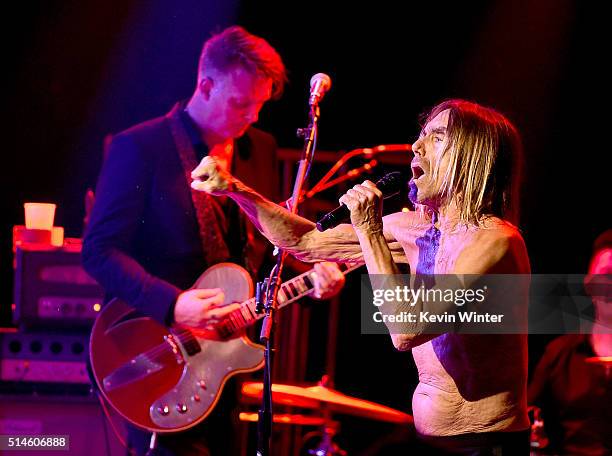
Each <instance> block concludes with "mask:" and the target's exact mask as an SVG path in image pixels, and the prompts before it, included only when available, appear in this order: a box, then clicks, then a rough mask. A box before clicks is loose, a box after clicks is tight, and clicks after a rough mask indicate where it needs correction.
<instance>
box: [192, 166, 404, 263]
mask: <svg viewBox="0 0 612 456" xmlns="http://www.w3.org/2000/svg"><path fill="white" fill-rule="evenodd" d="M191 177H192V178H193V179H194V181H193V182H192V184H191V186H192V187H193V188H194V189H196V190H201V191H205V192H207V193H210V194H212V195H227V196H229V197H230V198H232V199H233V200H234V201H236V203H238V205H239V206H240V207H241V208H242V210H243V211H244V212H245V213H246V214H247V216H248V217H249V218H250V219H251V221H252V222H253V223H254V224H255V226H256V227H257V229H258V230H259V231H260V232H261V233H262V234H263V235H264V236H265V237H266V238H268V239H269V240H270V242H272V244H274V245H276V246H278V247H280V248H282V249H284V250H286V251H288V252H289V253H291V254H293V255H294V256H296V257H297V258H299V259H301V260H303V261H321V260H324V261H337V262H359V261H365V259H364V258H363V253H362V250H361V247H360V244H359V237H358V236H357V233H356V232H355V230H354V228H353V227H352V226H351V225H349V224H342V225H339V226H337V227H336V228H333V229H331V230H327V231H324V232H320V231H318V230H317V229H316V226H315V224H314V223H313V222H311V221H309V220H307V219H305V218H303V217H300V216H298V215H295V214H292V213H290V212H289V211H287V210H286V209H284V208H282V207H281V206H279V205H277V204H275V203H273V202H271V201H269V200H267V199H266V198H264V197H263V196H261V195H260V194H258V193H257V192H256V191H255V190H253V189H251V188H249V187H248V186H246V185H245V184H244V183H242V182H241V181H239V180H238V179H236V178H235V177H233V176H232V175H230V174H229V173H227V172H225V171H224V170H222V169H221V168H220V167H218V166H217V163H216V162H215V160H214V158H212V157H205V158H204V160H202V162H201V163H200V165H198V167H197V168H196V169H195V170H193V172H192V173H191ZM384 238H385V241H386V243H387V244H388V246H389V251H390V252H391V255H392V256H393V259H394V261H396V262H402V263H403V262H406V259H405V254H404V251H403V249H402V247H401V245H400V244H399V243H398V242H397V241H396V240H395V238H394V236H393V235H392V234H391V233H389V232H387V231H385V232H384Z"/></svg>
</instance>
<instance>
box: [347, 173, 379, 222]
mask: <svg viewBox="0 0 612 456" xmlns="http://www.w3.org/2000/svg"><path fill="white" fill-rule="evenodd" d="M382 199H383V195H382V192H381V191H380V190H379V189H378V188H376V185H375V184H374V183H373V182H370V181H369V180H367V181H364V182H363V184H361V185H355V186H354V187H353V188H351V189H350V190H349V191H348V192H346V193H345V194H344V195H342V196H341V197H340V200H339V201H340V204H344V205H345V206H346V207H347V208H348V209H349V210H350V211H351V224H352V225H353V227H355V229H357V230H364V231H368V232H374V231H380V230H382Z"/></svg>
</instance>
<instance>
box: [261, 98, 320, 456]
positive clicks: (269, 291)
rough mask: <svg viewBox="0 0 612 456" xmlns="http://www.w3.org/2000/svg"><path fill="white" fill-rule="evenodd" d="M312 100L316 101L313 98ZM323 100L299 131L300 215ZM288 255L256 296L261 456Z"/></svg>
mask: <svg viewBox="0 0 612 456" xmlns="http://www.w3.org/2000/svg"><path fill="white" fill-rule="evenodd" d="M311 99H312V98H311ZM318 101H319V99H314V100H312V101H311V102H310V103H309V106H310V112H309V116H308V117H309V122H308V127H306V128H300V129H298V131H297V134H298V137H301V138H302V139H304V148H303V150H302V159H301V160H300V162H299V167H298V171H297V175H296V179H295V184H294V186H293V195H292V197H291V200H290V204H289V206H290V207H289V208H288V209H289V210H290V211H291V213H292V214H297V212H298V206H299V202H300V196H301V195H302V194H303V191H302V188H303V187H304V182H306V178H307V176H308V173H309V171H310V166H311V164H312V161H313V157H314V152H315V149H316V143H317V132H318V122H319V116H320V110H319V103H318ZM286 256H287V252H285V251H283V250H280V249H278V252H277V257H276V265H275V266H274V267H273V268H272V271H271V272H270V276H269V277H268V278H267V279H266V280H264V281H263V282H258V283H257V290H256V295H255V300H256V308H255V311H256V312H257V313H263V312H265V313H266V316H265V317H264V319H263V323H262V326H261V333H260V336H259V340H260V341H261V343H262V344H263V345H264V376H263V395H262V404H261V408H260V409H259V412H258V421H257V456H270V444H271V437H272V423H273V415H272V361H273V348H272V347H273V346H274V344H273V336H274V329H275V323H276V311H277V310H278V292H279V290H280V284H281V273H282V271H283V265H284V262H285V258H286Z"/></svg>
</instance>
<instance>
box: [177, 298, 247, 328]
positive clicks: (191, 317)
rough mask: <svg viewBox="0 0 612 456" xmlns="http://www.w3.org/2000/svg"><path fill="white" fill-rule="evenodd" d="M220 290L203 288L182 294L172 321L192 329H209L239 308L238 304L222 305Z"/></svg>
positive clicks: (222, 299)
mask: <svg viewBox="0 0 612 456" xmlns="http://www.w3.org/2000/svg"><path fill="white" fill-rule="evenodd" d="M224 300H225V295H224V294H223V290H221V289H220V288H203V289H194V290H187V291H184V292H182V293H181V294H180V295H179V297H178V299H177V300H176V305H175V306H174V321H175V322H176V323H177V324H179V325H184V326H190V327H194V328H210V327H211V326H213V325H215V324H216V323H218V322H219V321H220V320H221V319H223V317H225V316H226V315H228V314H229V313H231V312H233V311H234V310H236V309H238V308H240V304H237V303H235V304H228V305H224V304H223V301H224Z"/></svg>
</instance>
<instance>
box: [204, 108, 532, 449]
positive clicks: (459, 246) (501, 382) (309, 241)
mask: <svg viewBox="0 0 612 456" xmlns="http://www.w3.org/2000/svg"><path fill="white" fill-rule="evenodd" d="M412 149H413V152H414V158H413V161H412V164H411V166H412V171H413V178H412V179H411V181H410V183H409V186H410V198H411V200H412V201H413V202H414V203H415V205H416V207H417V208H418V210H417V211H415V212H407V213H403V212H402V213H395V214H391V215H388V216H386V217H382V195H381V192H380V191H379V190H378V189H377V188H376V187H375V186H374V184H373V183H372V182H370V181H365V182H364V183H363V184H361V185H356V186H355V187H353V188H352V189H351V190H349V191H348V192H347V193H346V194H345V195H343V196H342V197H341V198H340V202H341V203H343V204H345V205H346V206H347V207H348V208H349V209H350V211H351V224H350V225H349V224H344V225H340V226H338V227H336V228H334V229H331V230H328V231H325V232H319V231H317V230H316V228H315V225H314V223H312V222H310V221H308V220H305V219H303V218H300V217H297V216H295V215H291V214H290V213H288V212H287V211H285V210H284V209H282V208H281V207H279V206H277V205H275V204H273V203H271V202H270V201H267V200H265V199H264V198H263V197H261V196H260V195H258V194H257V193H255V192H254V191H253V190H252V189H250V188H248V187H247V186H245V185H244V184H243V183H242V182H240V181H238V180H237V179H235V178H234V177H233V176H230V175H229V174H227V173H225V172H224V171H223V170H222V169H220V168H218V167H217V164H216V163H215V161H214V159H210V158H205V159H204V160H203V161H202V162H201V163H200V165H199V166H198V167H197V168H196V169H195V170H194V171H193V173H192V178H193V179H194V182H193V183H192V187H193V188H195V189H197V190H202V191H206V192H208V193H211V194H214V195H228V196H229V197H231V198H232V199H234V200H235V201H236V202H237V203H238V204H239V205H240V206H241V208H242V209H243V210H244V211H245V212H246V213H247V214H248V216H249V217H250V219H251V220H252V221H253V222H254V223H255V224H256V226H257V227H258V229H259V230H260V231H261V232H262V233H263V234H264V235H265V236H266V237H267V238H268V239H269V240H270V241H271V242H272V243H273V244H275V245H277V246H279V247H281V248H283V249H285V250H287V251H289V252H291V253H292V254H294V255H295V256H297V257H298V258H300V259H302V260H307V261H315V260H330V261H344V262H346V261H364V262H365V263H366V265H367V268H368V272H369V273H370V274H398V273H399V272H398V267H397V265H396V263H397V262H407V263H408V264H409V266H410V271H411V272H412V273H425V274H431V273H435V274H474V275H481V274H497V273H503V274H529V273H530V267H529V259H528V256H527V252H526V249H525V245H524V242H523V239H522V237H521V235H520V233H519V231H518V229H517V228H516V227H515V226H514V225H513V224H512V222H516V218H517V208H516V201H517V191H518V169H519V165H520V158H521V148H520V139H519V136H518V133H517V131H516V129H515V128H514V127H513V126H512V124H511V123H510V122H509V121H508V120H507V119H506V118H505V117H503V116H502V115H501V114H499V113H497V112H496V111H494V110H492V109H489V108H485V107H482V106H480V105H477V104H474V103H470V102H466V101H463V100H449V101H446V102H443V103H441V104H439V105H438V106H436V107H434V108H433V110H432V111H431V112H430V113H429V115H428V117H427V119H426V122H425V125H424V127H423V129H422V131H421V134H420V136H419V139H418V140H417V141H416V142H415V143H414V144H413V146H412ZM516 300H517V304H518V305H524V304H525V303H526V300H527V295H526V293H525V294H522V295H521V294H519V295H517V296H516ZM392 339H393V343H394V345H395V347H396V348H397V349H399V350H412V353H413V356H414V359H415V362H416V365H417V367H418V370H419V385H418V386H417V388H416V390H415V393H414V397H413V402H412V405H413V413H414V421H415V426H416V429H417V432H418V433H419V435H420V436H422V437H423V439H424V440H426V441H427V442H429V443H431V444H432V446H434V447H436V448H438V450H439V451H442V452H448V453H451V454H470V455H474V454H478V455H480V454H482V455H484V454H504V455H506V454H508V455H510V454H511V455H519V454H528V452H529V443H528V430H527V429H528V427H529V421H528V417H527V412H526V409H527V407H526V380H527V336H526V334H512V335H475V334H455V333H446V334H442V335H436V334H428V333H427V332H425V331H415V332H412V333H404V334H392Z"/></svg>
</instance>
